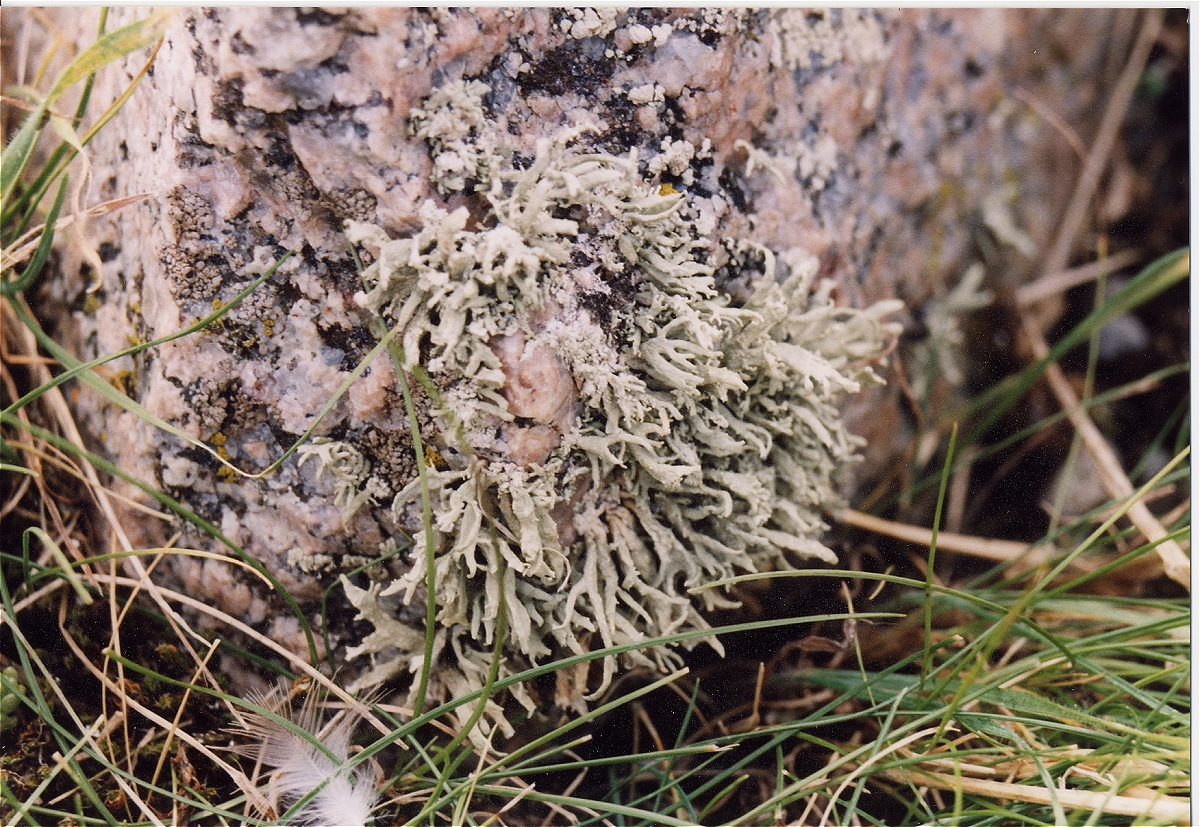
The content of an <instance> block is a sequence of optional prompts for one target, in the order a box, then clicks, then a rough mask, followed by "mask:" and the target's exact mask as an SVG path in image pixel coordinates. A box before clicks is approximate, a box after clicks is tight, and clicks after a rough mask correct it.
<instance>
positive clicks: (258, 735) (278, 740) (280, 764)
mask: <svg viewBox="0 0 1200 827" xmlns="http://www.w3.org/2000/svg"><path fill="white" fill-rule="evenodd" d="M324 699H325V692H324V691H322V690H320V689H317V688H312V689H310V690H309V691H308V693H307V694H306V696H305V698H304V702H303V704H302V705H301V707H300V708H299V710H296V709H294V708H293V705H292V696H291V693H290V692H289V690H288V688H287V686H286V685H284V684H280V685H277V686H275V687H274V688H273V689H271V690H270V691H269V692H267V693H265V694H255V695H251V696H250V697H248V698H247V700H248V701H250V702H251V703H253V704H254V705H256V706H259V707H261V708H262V709H263V710H265V713H266V714H264V713H263V712H258V711H255V710H249V709H244V708H238V709H236V710H235V714H236V716H237V718H238V726H237V731H238V732H240V733H241V734H242V735H245V736H247V737H248V738H249V743H248V744H246V745H245V746H242V747H238V748H236V751H237V752H238V753H240V754H242V755H244V756H246V757H247V758H250V759H253V760H254V761H256V762H257V764H258V765H259V766H260V767H261V768H263V769H265V770H267V771H268V772H269V773H270V774H269V776H268V778H267V783H266V785H265V787H266V788H265V793H266V800H267V801H268V802H270V804H271V805H272V807H273V808H274V809H275V811H276V812H277V813H283V812H285V811H286V810H287V808H288V807H291V806H292V805H294V804H295V803H296V802H298V801H299V800H300V799H302V798H304V797H305V796H308V795H309V794H310V793H312V792H313V791H314V790H316V791H317V793H316V795H314V796H313V797H312V798H311V800H309V801H308V802H307V803H306V804H305V805H304V806H303V807H302V808H301V809H300V810H299V811H297V812H296V813H295V814H294V817H293V818H292V819H291V820H290V821H289V823H291V824H298V825H299V824H303V825H310V826H311V827H317V826H318V825H320V827H348V826H349V825H353V826H354V827H366V825H367V824H368V823H370V819H371V810H372V809H373V808H374V805H375V798H376V786H377V785H376V778H375V777H374V776H375V774H376V772H373V771H372V767H374V768H375V771H377V768H378V765H376V764H375V762H374V761H372V762H371V764H370V765H368V764H367V763H366V762H363V763H360V764H358V765H356V766H350V746H351V741H352V740H353V738H354V732H355V729H356V728H357V727H358V723H359V720H360V719H361V715H360V714H359V713H358V712H356V711H354V710H351V709H347V710H345V711H344V712H343V713H342V714H340V715H338V716H335V717H334V718H333V719H331V720H330V721H329V722H328V723H325V722H324V721H323V719H324V716H323V715H322V713H321V707H322V703H323V701H324Z"/></svg>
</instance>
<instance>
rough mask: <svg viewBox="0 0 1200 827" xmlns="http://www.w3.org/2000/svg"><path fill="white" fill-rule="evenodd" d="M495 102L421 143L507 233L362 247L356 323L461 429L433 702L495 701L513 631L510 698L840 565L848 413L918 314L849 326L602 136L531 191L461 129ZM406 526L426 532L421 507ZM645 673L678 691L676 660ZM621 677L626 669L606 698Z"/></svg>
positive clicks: (402, 505)
mask: <svg viewBox="0 0 1200 827" xmlns="http://www.w3.org/2000/svg"><path fill="white" fill-rule="evenodd" d="M480 85H481V84H472V85H471V86H468V87H462V88H458V87H456V89H457V91H456V92H455V93H454V94H447V95H441V96H440V97H436V98H435V99H431V101H430V102H429V103H428V104H427V105H426V106H425V107H424V108H423V109H422V110H419V112H418V114H417V116H416V120H415V123H418V124H420V128H421V129H423V130H425V135H426V137H427V139H428V140H429V144H430V147H431V149H432V151H433V153H434V166H435V169H440V168H441V167H440V166H439V161H440V158H441V153H442V152H444V151H452V152H454V153H455V154H456V155H457V156H459V157H475V155H476V154H479V155H481V156H486V158H485V160H483V161H474V162H472V164H471V165H469V166H471V167H472V169H473V170H474V171H473V173H472V175H473V176H474V177H476V180H477V181H478V185H477V186H476V190H477V191H479V192H483V193H485V194H486V198H487V201H488V202H489V203H490V211H489V212H488V214H487V216H486V217H485V218H484V219H483V220H482V221H475V220H474V219H472V216H471V214H470V212H469V211H468V209H467V208H466V207H459V208H457V209H455V210H446V209H444V208H443V207H441V206H438V205H437V204H435V203H433V202H426V203H425V205H424V206H423V207H422V208H421V211H420V219H421V228H420V229H419V230H418V231H416V232H415V233H413V234H412V235H411V236H409V237H405V238H399V239H391V238H389V237H388V235H387V234H386V233H385V232H384V231H383V230H382V229H380V228H379V227H376V226H372V225H368V224H362V223H357V222H349V225H348V237H349V238H350V240H351V241H352V242H353V243H356V244H358V245H361V247H362V248H364V249H365V250H366V251H368V252H369V253H370V255H371V256H373V258H374V261H373V262H372V263H371V264H370V266H369V267H368V268H367V269H366V271H365V272H364V283H365V287H366V289H365V290H364V291H363V292H362V293H360V294H359V295H358V296H357V300H358V302H359V303H360V304H361V305H363V306H364V307H366V308H368V309H370V310H371V311H374V312H375V313H378V314H379V315H380V316H381V317H382V318H383V319H384V320H385V321H386V322H387V324H388V325H389V327H394V326H398V327H399V328H400V333H399V341H400V342H401V343H402V347H403V353H404V358H405V359H406V364H405V365H404V367H405V368H407V369H412V368H415V367H416V366H417V365H418V364H420V365H421V366H422V367H423V368H424V369H425V370H426V371H427V372H428V373H429V374H430V376H431V377H432V378H433V380H434V381H435V382H436V383H437V385H438V386H439V388H440V389H441V392H440V396H441V401H442V404H443V405H444V407H445V410H444V411H442V429H441V431H440V433H435V434H429V435H426V438H427V439H428V440H429V441H430V442H431V443H433V444H434V445H435V446H436V447H437V449H438V450H439V452H440V453H441V454H442V456H443V457H444V458H445V467H443V468H440V469H439V468H430V469H429V475H428V476H429V486H430V489H431V493H432V498H433V508H434V516H433V526H432V528H433V532H434V535H435V536H434V541H435V547H436V549H437V555H436V566H437V572H436V574H437V576H436V581H435V582H436V583H437V594H436V595H435V600H436V605H437V621H438V623H439V626H440V628H441V629H442V630H443V632H442V633H441V634H440V636H439V643H438V649H439V651H440V650H442V649H445V648H449V649H450V650H452V651H453V652H454V654H455V659H454V660H455V662H456V664H457V666H456V667H454V668H451V667H447V668H446V669H442V670H440V674H435V680H437V681H440V685H441V687H442V688H443V689H454V690H456V691H462V690H463V689H464V688H466V689H470V688H478V687H479V685H481V684H482V681H483V678H484V676H485V674H486V669H487V660H488V650H489V648H490V646H491V644H492V642H493V639H494V635H495V634H496V633H497V629H498V623H497V617H498V613H499V612H500V611H501V609H502V607H503V610H504V611H505V612H506V618H505V619H506V628H507V630H508V632H507V634H508V639H507V641H506V642H505V651H506V653H507V654H508V660H507V661H506V662H505V664H504V666H503V671H502V673H503V674H509V673H512V672H515V671H518V669H519V668H520V666H521V664H523V663H531V662H537V661H542V660H544V659H546V658H549V657H554V656H561V655H565V654H570V653H584V652H588V651H592V650H596V649H598V648H601V647H608V646H612V645H615V644H623V643H631V642H639V641H644V640H648V639H650V638H655V637H658V636H662V635H668V634H672V633H677V632H682V631H688V630H702V629H706V628H708V626H707V623H706V621H705V619H704V616H703V614H702V612H703V611H707V610H712V609H715V608H719V607H728V606H731V605H733V603H732V601H731V600H730V599H729V598H728V597H726V596H724V595H722V594H721V593H720V592H717V591H715V590H705V591H702V592H699V593H698V594H697V595H695V596H693V595H691V594H689V591H688V590H689V589H691V588H693V587H695V586H699V585H702V584H704V583H706V582H710V581H712V580H714V579H717V578H722V577H727V576H730V575H733V574H737V573H741V572H751V571H762V570H768V569H781V568H790V567H794V566H796V565H797V564H802V563H803V561H806V560H809V559H814V558H815V559H818V560H822V561H826V562H834V561H835V560H836V558H835V556H834V554H833V552H831V551H830V550H829V549H827V548H826V547H825V546H823V545H822V544H821V542H820V539H819V537H820V534H821V532H822V530H823V529H824V528H825V525H824V523H823V521H822V511H823V510H824V509H827V508H829V507H831V506H834V505H835V504H836V503H837V502H838V498H837V495H836V494H835V491H834V487H833V484H832V480H833V477H834V474H835V473H836V472H837V470H838V468H839V467H840V466H841V465H843V464H844V463H846V462H848V461H850V460H852V459H853V455H854V449H855V447H856V445H857V440H856V439H855V438H854V437H853V436H851V435H850V434H849V433H848V432H847V431H846V429H845V428H844V427H843V425H842V423H841V420H840V418H839V413H838V409H837V407H836V404H837V402H838V400H839V399H840V398H842V397H843V396H844V395H846V394H849V393H854V392H856V391H857V390H859V388H860V387H861V385H862V384H863V383H864V382H874V381H878V380H877V377H876V376H875V374H874V373H873V372H872V370H871V368H870V366H869V365H870V363H871V361H872V360H873V359H874V358H875V357H876V356H877V355H878V353H879V352H880V350H881V349H882V346H883V344H884V342H885V340H886V339H887V338H888V337H889V336H891V335H894V333H895V330H894V329H893V327H892V326H891V325H889V324H888V323H886V322H885V321H884V317H885V316H886V315H887V314H889V313H891V312H892V311H894V310H895V309H896V307H897V305H898V303H896V302H883V303H880V304H877V305H875V306H874V307H872V308H870V309H867V310H853V309H848V308H839V307H837V306H836V305H835V303H834V301H833V299H832V296H831V293H832V289H833V286H832V282H828V281H817V279H816V275H817V269H818V267H817V262H816V260H815V259H814V258H813V257H811V256H809V255H807V254H806V253H805V252H803V251H801V250H789V251H787V252H786V253H785V254H784V255H783V256H781V259H782V261H781V262H780V263H781V264H782V266H779V264H777V262H776V257H775V255H774V254H773V253H772V251H770V250H767V249H763V248H755V245H751V244H748V243H746V242H741V243H732V244H727V245H725V246H724V247H722V245H721V244H720V243H719V240H718V239H713V238H707V237H702V235H701V234H700V232H699V231H698V229H697V227H698V226H707V225H706V224H705V222H703V221H702V220H701V219H702V218H703V216H701V215H700V213H699V211H698V208H697V207H696V206H695V205H694V204H693V203H692V202H691V201H690V200H689V197H688V196H687V194H686V193H680V192H676V191H675V190H674V187H668V186H661V185H660V184H659V183H657V181H656V180H655V176H654V174H653V173H649V177H646V176H644V174H643V173H642V172H641V171H640V168H639V163H638V158H637V153H636V151H631V152H630V153H629V154H628V155H627V156H620V157H619V156H614V155H611V154H607V153H601V152H595V151H590V150H589V148H588V143H587V139H588V137H589V134H590V132H591V131H592V128H591V127H589V126H578V127H573V128H569V129H565V130H564V131H562V132H561V133H560V134H559V135H558V136H557V137H555V138H554V139H544V140H541V141H540V142H539V143H538V145H537V150H536V155H535V157H534V158H533V160H532V163H529V164H527V168H520V167H519V166H516V165H514V164H512V163H510V162H508V161H505V160H504V159H503V158H502V157H501V156H499V155H497V154H496V153H495V150H494V148H492V147H494V145H495V144H493V143H491V142H496V141H498V140H499V138H497V136H495V135H484V131H485V130H483V128H482V127H480V128H479V129H477V130H476V131H474V132H472V133H469V134H468V133H464V132H463V130H462V129H461V128H460V126H461V125H454V124H453V120H452V119H450V118H446V117H443V116H444V115H445V114H446V112H447V111H448V110H449V109H453V108H458V107H461V100H462V94H461V93H462V92H463V89H470V90H471V94H473V95H478V94H481V93H482V90H480V89H479V88H478V87H479V86H480ZM439 101H440V103H438V102H439ZM439 107H440V108H439ZM438 123H447V124H451V125H450V126H447V127H446V129H447V130H448V134H451V135H453V138H452V140H444V139H443V137H442V136H440V135H439V134H437V130H436V128H435V127H434V125H436V124H438ZM643 168H644V169H650V170H656V171H661V170H662V169H664V168H669V165H668V164H663V163H660V164H657V165H655V164H650V165H648V166H646V165H644V166H643ZM720 249H733V250H734V251H735V255H737V254H738V253H737V251H739V250H740V251H741V254H744V255H747V256H749V255H750V254H753V255H754V256H755V257H756V258H757V260H760V261H762V262H763V265H762V270H763V272H762V275H761V278H760V279H759V281H758V284H757V288H756V289H755V290H754V291H753V293H752V295H750V297H749V299H748V300H747V301H745V302H744V304H742V306H735V305H734V303H733V302H732V301H731V299H730V297H729V296H727V295H725V294H723V293H721V292H720V291H719V290H718V288H717V282H716V279H715V277H714V276H715V272H716V267H715V265H714V264H713V263H711V262H714V261H716V256H715V255H714V253H715V251H717V250H720ZM777 275H778V276H782V278H777ZM325 454H328V455H329V456H328V457H326V456H325ZM309 455H311V456H318V455H319V456H320V457H321V458H322V461H323V462H324V463H325V465H326V467H331V468H332V470H333V471H334V475H335V477H336V478H337V479H338V480H339V488H338V494H337V496H338V499H339V504H342V505H343V507H345V508H349V507H351V506H354V505H357V504H359V503H360V502H362V501H363V497H364V494H365V495H366V496H368V497H369V496H372V494H371V493H369V492H367V491H366V490H365V489H364V491H363V493H360V494H354V493H351V492H349V491H348V490H346V488H345V485H346V482H347V481H352V480H367V479H369V478H370V472H369V469H367V468H365V467H360V466H359V465H358V464H355V463H354V462H352V460H353V459H354V458H353V456H351V455H350V454H346V455H345V456H344V457H343V456H342V454H341V453H338V452H337V450H336V448H335V446H333V445H331V444H328V443H327V444H323V445H320V446H317V447H316V448H313V449H310V454H309ZM331 461H332V462H331ZM343 466H345V467H343ZM351 466H353V467H351ZM339 469H340V471H339ZM392 511H393V513H394V515H395V516H396V518H397V520H398V522H400V523H401V524H406V525H410V526H413V527H414V528H417V527H418V526H419V513H420V512H419V483H418V482H417V481H415V480H414V481H413V482H412V483H411V484H409V485H408V486H407V487H406V488H405V489H404V490H402V491H400V492H398V493H396V495H395V497H394V500H393V502H392ZM419 530H420V529H418V531H419ZM413 547H414V548H415V549H421V548H423V547H424V543H423V541H422V538H420V537H418V540H417V542H416V543H414V546H413ZM411 563H412V568H411V570H410V571H409V572H408V573H407V574H406V575H405V576H403V577H401V578H400V579H398V580H395V581H394V582H392V583H390V584H388V585H386V586H385V587H384V588H382V590H380V589H378V588H375V589H372V590H370V591H363V590H355V591H354V592H353V594H352V601H353V602H354V603H355V605H356V606H357V607H358V608H359V609H360V611H361V612H362V614H363V615H364V616H365V617H368V618H376V619H378V618H379V617H381V616H383V615H382V614H381V608H380V607H381V606H384V605H399V604H402V603H406V602H410V601H413V600H415V599H419V596H420V595H421V592H422V590H423V584H424V583H425V578H426V571H425V560H424V557H423V556H422V555H421V554H420V553H414V554H413V555H412V557H411ZM502 593H503V595H504V599H503V600H502V599H501V594H502ZM376 625H378V624H376ZM708 640H709V642H710V643H711V644H712V645H713V646H715V647H718V648H719V645H720V644H719V643H718V642H717V641H716V639H715V638H710V639H708ZM355 654H370V655H372V656H373V657H374V658H375V661H376V662H375V668H374V669H373V670H372V672H371V673H370V674H369V676H368V680H370V681H377V680H382V679H384V678H386V677H387V676H389V675H391V674H395V673H397V672H399V671H401V670H404V669H413V668H419V659H420V655H419V652H418V653H416V654H415V655H414V652H413V651H412V650H411V648H410V647H408V646H405V645H404V644H403V642H402V641H398V640H397V641H392V640H391V639H390V638H387V637H383V638H381V636H380V635H378V634H376V635H373V636H372V638H371V639H370V640H369V641H368V642H367V643H365V644H364V645H363V646H362V647H360V648H359V649H358V650H356V652H355ZM622 660H624V661H625V662H626V663H629V664H643V665H647V666H652V667H657V668H666V667H668V666H670V665H672V664H674V663H676V662H677V660H678V655H677V654H676V653H674V652H673V651H671V650H670V649H668V648H666V647H661V646H657V647H647V648H646V649H643V650H635V651H633V652H630V653H629V654H627V655H625V656H623V657H622ZM617 665H618V664H617V662H616V659H614V658H611V657H610V658H606V659H605V660H604V661H603V677H602V680H601V682H600V684H599V686H598V688H596V689H595V691H594V692H593V693H592V696H589V697H594V696H595V694H596V693H599V692H601V691H603V689H604V688H605V687H606V686H607V684H608V682H609V679H610V678H611V676H612V674H613V672H614V670H615V669H616V668H617ZM526 700H527V701H528V699H526ZM575 700H576V701H578V700H579V699H578V698H576V699H575ZM530 703H531V701H530ZM497 719H498V720H500V721H501V722H502V718H499V717H497Z"/></svg>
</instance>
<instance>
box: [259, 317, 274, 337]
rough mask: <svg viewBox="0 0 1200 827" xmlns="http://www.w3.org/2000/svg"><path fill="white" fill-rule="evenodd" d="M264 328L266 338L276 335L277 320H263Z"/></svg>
mask: <svg viewBox="0 0 1200 827" xmlns="http://www.w3.org/2000/svg"><path fill="white" fill-rule="evenodd" d="M262 326H263V335H264V336H273V335H275V320H274V319H263V323H262Z"/></svg>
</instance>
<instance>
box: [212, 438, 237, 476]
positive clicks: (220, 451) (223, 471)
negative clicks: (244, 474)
mask: <svg viewBox="0 0 1200 827" xmlns="http://www.w3.org/2000/svg"><path fill="white" fill-rule="evenodd" d="M227 440H228V437H226V436H225V434H224V433H222V432H221V431H217V432H216V433H215V434H213V435H212V444H213V447H214V448H216V449H217V456H218V457H220V458H221V459H223V460H225V461H226V462H229V461H230V459H231V457H230V456H229V451H228V449H226V447H225V443H226V441H227ZM217 478H218V479H220V480H221V482H233V481H234V480H235V479H236V478H237V471H234V470H233V469H232V468H230V467H229V466H228V465H222V466H221V467H220V468H218V469H217Z"/></svg>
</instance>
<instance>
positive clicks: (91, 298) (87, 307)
mask: <svg viewBox="0 0 1200 827" xmlns="http://www.w3.org/2000/svg"><path fill="white" fill-rule="evenodd" d="M99 309H100V299H98V298H96V294H95V293H88V294H87V296H86V297H85V298H84V300H83V312H84V313H86V314H87V315H89V316H91V315H93V314H94V313H95V312H96V311H97V310H99Z"/></svg>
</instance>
